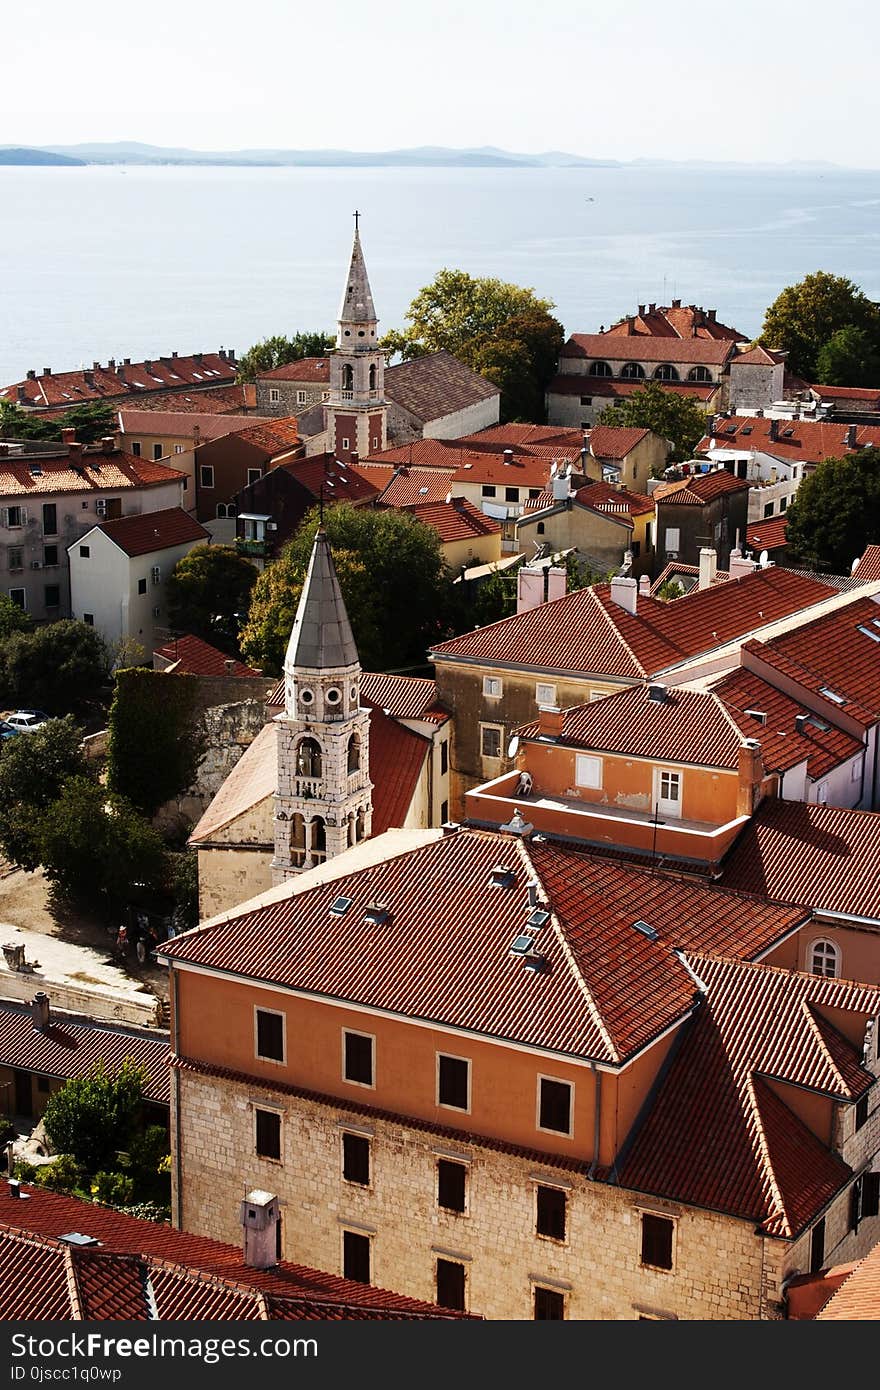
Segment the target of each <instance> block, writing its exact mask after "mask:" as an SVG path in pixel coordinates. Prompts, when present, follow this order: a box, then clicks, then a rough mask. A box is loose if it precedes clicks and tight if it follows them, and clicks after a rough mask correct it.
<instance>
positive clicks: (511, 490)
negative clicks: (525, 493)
mask: <svg viewBox="0 0 880 1390" xmlns="http://www.w3.org/2000/svg"><path fill="white" fill-rule="evenodd" d="M504 500H505V502H518V501H519V488H518V487H506V488H505V489H504Z"/></svg>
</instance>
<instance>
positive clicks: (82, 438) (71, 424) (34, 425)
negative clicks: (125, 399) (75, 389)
mask: <svg viewBox="0 0 880 1390" xmlns="http://www.w3.org/2000/svg"><path fill="white" fill-rule="evenodd" d="M118 428H119V421H118V420H117V418H116V407H115V406H114V405H113V404H112V403H111V402H109V401H88V402H86V401H83V402H81V403H80V404H79V405H75V406H71V408H70V410H66V411H65V412H64V413H63V415H56V416H55V417H54V418H53V419H48V420H47V419H44V418H42V417H41V416H40V415H38V414H35V413H34V411H32V410H22V409H21V407H20V406H17V405H15V403H14V402H12V401H0V438H3V439H37V440H46V441H47V442H49V443H52V442H55V441H56V440H60V439H61V431H62V430H63V429H75V430H76V437H77V439H78V441H79V442H80V443H81V444H93V443H94V442H95V440H96V439H103V438H104V437H105V436H106V435H110V434H113V435H115V434H116V431H117V430H118Z"/></svg>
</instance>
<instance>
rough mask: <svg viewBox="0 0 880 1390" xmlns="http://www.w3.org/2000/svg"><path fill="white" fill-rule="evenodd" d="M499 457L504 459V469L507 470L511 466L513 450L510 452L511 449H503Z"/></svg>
mask: <svg viewBox="0 0 880 1390" xmlns="http://www.w3.org/2000/svg"><path fill="white" fill-rule="evenodd" d="M501 457H502V458H503V459H504V465H505V467H506V468H509V467H510V466H511V464H512V463H513V450H512V449H505V450H504V453H503V454H502V456H501Z"/></svg>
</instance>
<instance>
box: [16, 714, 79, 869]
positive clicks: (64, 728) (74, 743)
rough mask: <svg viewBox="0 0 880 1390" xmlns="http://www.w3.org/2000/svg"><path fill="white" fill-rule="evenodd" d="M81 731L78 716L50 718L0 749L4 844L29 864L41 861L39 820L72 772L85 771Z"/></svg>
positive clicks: (19, 860)
mask: <svg viewBox="0 0 880 1390" xmlns="http://www.w3.org/2000/svg"><path fill="white" fill-rule="evenodd" d="M80 742H81V734H80V731H79V729H78V728H77V726H76V724H75V723H74V721H73V719H71V718H70V717H69V716H68V717H67V718H66V719H50V720H49V722H48V724H44V725H43V727H42V728H41V729H37V730H35V731H34V733H32V734H19V735H18V736H17V737H16V738H9V739H6V740H5V741H4V743H3V749H2V753H0V848H2V850H3V853H4V855H5V856H6V858H7V859H10V860H11V861H12V862H13V863H14V864H18V865H19V866H20V867H21V868H23V869H35V868H36V867H37V865H38V864H39V862H40V847H39V835H38V831H39V821H40V817H41V814H42V812H43V811H45V810H46V808H47V807H48V806H50V805H51V804H52V802H53V801H54V800H55V799H56V797H58V796H59V795H60V792H61V788H62V786H63V785H64V783H65V782H66V781H67V779H68V777H77V776H80V777H84V776H85V775H86V762H85V758H84V756H83V752H82V749H81V747H80Z"/></svg>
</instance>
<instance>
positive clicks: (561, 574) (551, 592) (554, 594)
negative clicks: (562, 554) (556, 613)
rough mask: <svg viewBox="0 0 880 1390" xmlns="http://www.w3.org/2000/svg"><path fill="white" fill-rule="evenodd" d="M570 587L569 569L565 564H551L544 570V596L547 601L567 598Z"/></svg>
mask: <svg viewBox="0 0 880 1390" xmlns="http://www.w3.org/2000/svg"><path fill="white" fill-rule="evenodd" d="M567 587H568V571H567V570H566V569H565V567H564V566H561V565H551V566H550V568H549V569H546V570H545V571H544V598H545V600H546V602H547V603H552V601H553V599H557V598H565V591H566V589H567Z"/></svg>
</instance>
